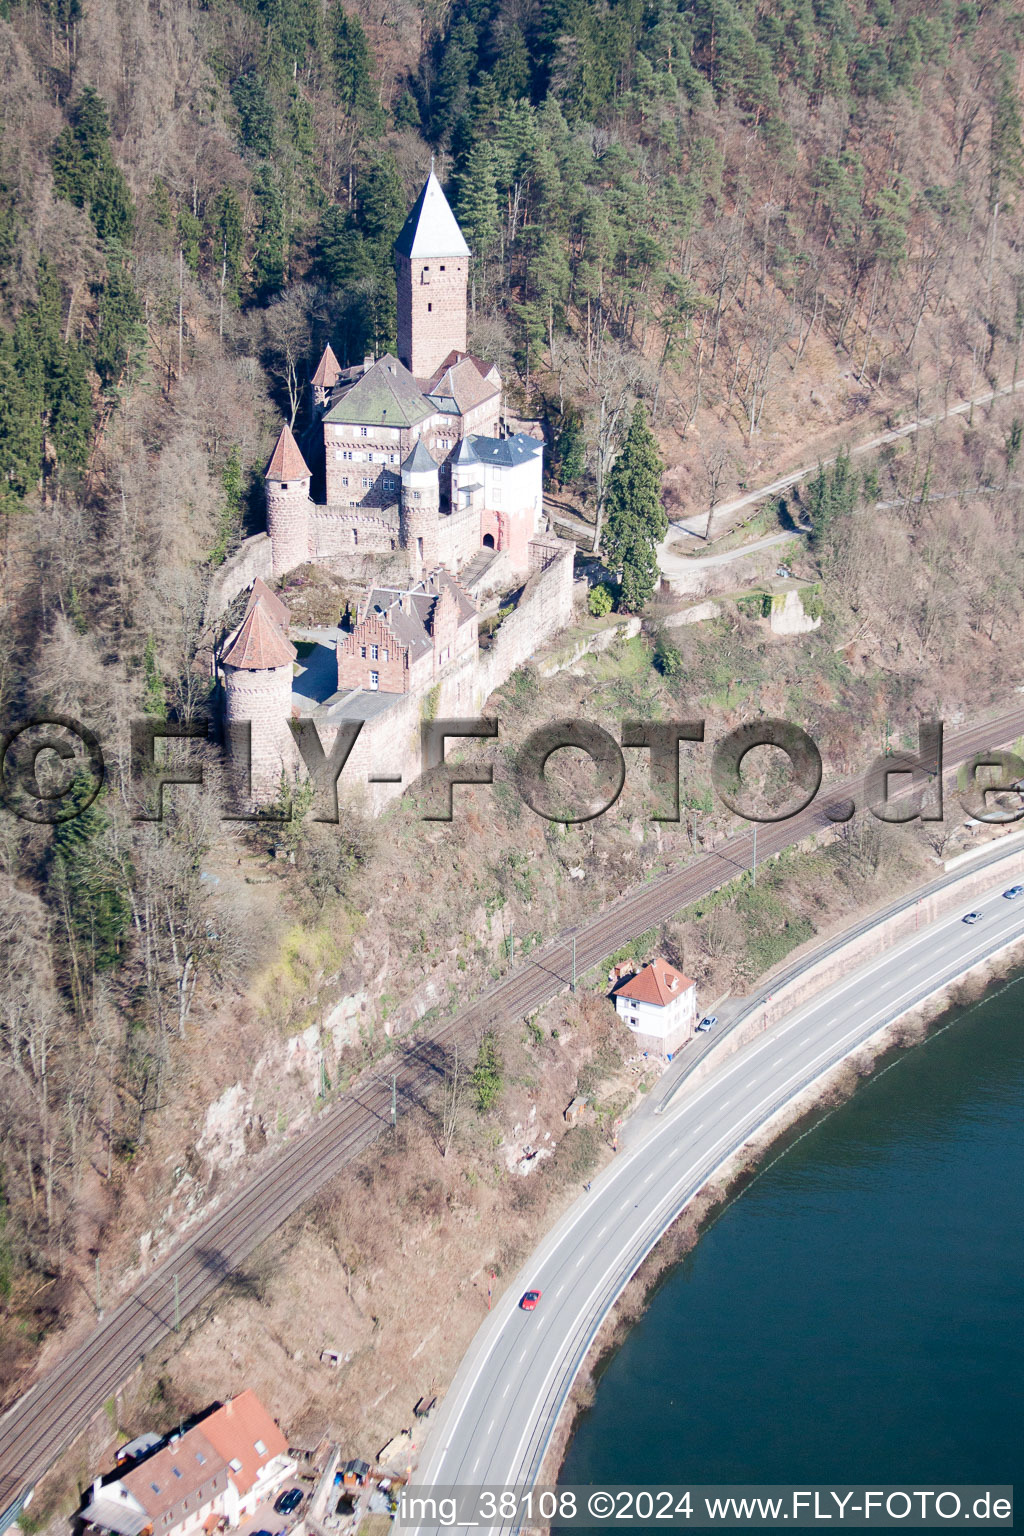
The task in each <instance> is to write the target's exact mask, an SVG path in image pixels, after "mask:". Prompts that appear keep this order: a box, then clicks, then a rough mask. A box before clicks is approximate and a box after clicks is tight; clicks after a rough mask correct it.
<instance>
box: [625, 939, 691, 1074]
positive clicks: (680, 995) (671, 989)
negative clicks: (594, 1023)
mask: <svg viewBox="0 0 1024 1536" xmlns="http://www.w3.org/2000/svg"><path fill="white" fill-rule="evenodd" d="M613 996H614V998H615V1011H616V1013H617V1014H618V1015H619V1018H620V1019H623V1020H624V1021H625V1023H626V1026H627V1028H628V1029H629V1030H630V1031H631V1032H632V1034H633V1036H634V1038H635V1040H636V1044H637V1049H638V1050H640V1051H642V1052H643V1053H644V1055H652V1056H662V1057H664V1058H665V1059H666V1060H668V1061H671V1060H672V1057H673V1056H674V1054H675V1052H676V1051H677V1050H678V1049H679V1047H680V1046H681V1045H685V1044H686V1042H687V1040H689V1039H691V1038H692V1036H693V1032H694V1029H695V1028H696V1025H697V984H696V982H694V981H691V980H690V978H689V976H684V975H683V973H682V971H677V970H676V968H675V966H672V965H669V964H668V962H667V961H665V960H662V959H660V958H659V959H656V960H652V961H651V963H650V965H645V966H644V967H643V969H642V970H639V971H637V972H636V973H635V974H634V975H632V976H630V977H629V978H628V979H627V980H625V981H623V982H620V983H619V985H618V986H617V987H616V988H615V991H614V994H613Z"/></svg>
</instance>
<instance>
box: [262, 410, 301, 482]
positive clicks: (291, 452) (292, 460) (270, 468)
mask: <svg viewBox="0 0 1024 1536" xmlns="http://www.w3.org/2000/svg"><path fill="white" fill-rule="evenodd" d="M266 478H267V479H268V480H308V479H309V466H308V465H307V464H306V461H305V459H304V458H303V457H302V454H301V453H300V452H299V445H298V443H297V442H296V441H295V439H294V437H293V436H292V429H291V427H290V426H289V425H288V423H287V422H285V424H284V426H283V427H282V428H281V436H280V437H279V438H278V440H277V446H276V448H275V449H274V451H273V453H272V454H271V455H270V463H269V464H268V465H267V473H266Z"/></svg>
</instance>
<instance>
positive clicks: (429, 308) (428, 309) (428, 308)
mask: <svg viewBox="0 0 1024 1536" xmlns="http://www.w3.org/2000/svg"><path fill="white" fill-rule="evenodd" d="M433 307H434V306H433V304H428V305H427V314H428V315H429V314H430V312H431V310H432V309H433ZM287 489H288V487H287V486H285V490H287Z"/></svg>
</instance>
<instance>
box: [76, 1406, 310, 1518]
mask: <svg viewBox="0 0 1024 1536" xmlns="http://www.w3.org/2000/svg"><path fill="white" fill-rule="evenodd" d="M158 1444H159V1449H156V1450H154V1451H153V1453H152V1454H151V1455H145V1456H143V1457H142V1458H140V1459H139V1460H138V1461H136V1462H135V1464H134V1465H133V1466H132V1467H131V1469H130V1471H127V1472H121V1473H120V1474H119V1476H117V1477H115V1478H113V1479H111V1481H110V1482H107V1483H102V1482H101V1481H100V1480H99V1479H97V1481H96V1482H95V1483H94V1485H93V1489H92V1497H91V1499H90V1502H89V1503H88V1504H87V1505H86V1507H85V1509H84V1510H83V1511H82V1520H83V1522H84V1524H85V1527H86V1530H87V1531H93V1532H96V1533H97V1536H99V1533H103V1536H200V1533H201V1532H210V1531H213V1530H216V1529H219V1528H223V1526H224V1525H225V1524H226V1525H228V1526H229V1527H231V1526H235V1525H238V1524H239V1522H240V1521H241V1520H244V1519H245V1518H246V1517H247V1516H248V1515H251V1514H252V1513H253V1512H254V1510H255V1509H256V1508H257V1506H258V1505H259V1504H261V1503H263V1502H265V1501H266V1500H269V1499H271V1498H272V1497H273V1496H274V1494H275V1493H276V1492H277V1490H278V1489H279V1488H280V1486H281V1484H282V1483H283V1482H284V1481H285V1479H286V1478H288V1477H290V1476H291V1475H292V1473H293V1472H294V1471H295V1461H294V1460H293V1458H292V1457H290V1456H289V1455H288V1442H287V1440H286V1439H285V1437H284V1435H283V1434H282V1433H281V1431H280V1429H279V1428H278V1426H277V1424H276V1423H275V1422H274V1420H273V1419H272V1418H271V1416H270V1414H269V1413H268V1412H267V1410H266V1408H264V1406H263V1404H262V1403H261V1402H260V1400H259V1398H258V1397H257V1396H256V1394H255V1393H254V1392H251V1391H245V1392H241V1393H239V1395H238V1397H235V1398H231V1399H230V1400H229V1401H228V1402H226V1403H224V1404H223V1405H222V1406H221V1407H219V1408H215V1409H214V1411H213V1412H212V1413H210V1414H207V1416H206V1418H205V1419H201V1420H200V1422H199V1423H198V1424H196V1425H194V1426H193V1428H192V1429H189V1430H187V1431H186V1432H185V1434H183V1435H172V1436H171V1437H170V1439H169V1440H167V1441H166V1442H163V1441H160V1442H158Z"/></svg>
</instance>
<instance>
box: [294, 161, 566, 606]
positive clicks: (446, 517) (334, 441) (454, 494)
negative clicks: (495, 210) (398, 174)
mask: <svg viewBox="0 0 1024 1536" xmlns="http://www.w3.org/2000/svg"><path fill="white" fill-rule="evenodd" d="M469 258H470V251H469V247H468V246H467V244H466V241H465V239H464V238H463V235H462V231H461V230H460V229H459V226H458V224H457V222H456V220H455V215H454V214H453V213H452V210H451V208H450V207H449V206H448V201H447V199H446V197H445V195H444V192H443V191H442V190H441V185H440V183H439V182H438V180H437V177H436V176H435V175H434V172H433V170H431V172H430V174H429V176H428V177H427V180H426V182H425V184H424V186H423V190H422V191H421V193H420V195H419V197H418V198H417V199H416V202H415V204H414V205H413V208H412V211H411V212H410V214H409V217H408V219H407V220H406V222H405V226H404V227H403V229H402V232H401V234H400V235H399V237H398V239H397V240H396V242H395V263H396V270H397V280H398V356H397V357H395V356H393V355H392V354H391V353H385V355H384V356H383V357H379V358H377V359H376V360H374V359H373V358H366V359H365V360H364V362H363V363H362V365H361V366H359V367H354V368H342V367H341V365H340V363H339V362H338V359H337V357H336V355H335V353H334V351H333V349H332V348H331V347H330V345H328V346H327V347H326V348H325V349H324V354H323V356H322V357H321V359H320V362H319V364H318V365H317V368H316V371H315V373H314V374H313V378H312V380H311V386H310V387H311V400H312V406H313V413H314V419H315V421H316V429H317V432H318V433H319V434H320V435H321V436H322V443H323V454H324V486H325V501H324V504H323V505H318V504H315V503H314V502H313V501H311V500H310V483H311V475H310V471H309V468H308V466H307V464H306V461H305V459H304V458H303V455H302V453H301V451H300V450H299V447H298V444H297V443H296V442H295V439H294V437H293V436H292V433H291V431H290V430H289V428H288V427H287V426H286V427H284V428H283V429H282V432H281V436H280V438H279V440H278V443H277V446H276V447H275V449H274V453H273V455H272V457H271V460H270V463H269V465H268V466H267V473H266V488H267V527H268V532H269V534H270V540H271V545H272V558H273V573H274V575H275V576H283V575H285V574H286V573H287V572H288V571H291V570H294V569H295V567H296V566H298V565H302V564H304V563H305V562H306V561H309V560H313V561H316V562H318V563H323V564H327V565H330V566H331V567H332V568H333V569H335V570H339V571H341V573H343V574H348V570H347V569H346V565H347V566H348V567H351V564H352V561H353V559H356V560H358V559H360V558H361V557H362V556H363V555H366V554H389V553H391V552H392V551H397V550H404V551H406V552H407V554H408V557H409V567H410V576H411V578H412V580H413V581H414V582H415V581H419V580H421V579H422V578H423V577H424V576H425V575H428V574H429V573H430V571H432V570H433V569H434V567H435V566H436V565H438V564H444V565H446V566H448V568H449V569H450V570H452V571H453V572H455V573H461V572H463V571H464V570H465V569H466V567H468V566H469V565H470V564H471V563H473V562H474V561H475V562H476V566H475V571H476V574H477V575H478V576H479V575H480V574H482V571H483V569H484V568H485V567H486V569H487V572H488V576H489V579H490V581H491V584H492V585H495V584H497V582H498V581H499V580H501V579H504V578H506V577H512V576H515V575H520V574H525V573H526V572H527V571H528V570H529V544H530V540H531V538H533V537H534V536H535V535H536V534H538V533H540V532H541V531H542V528H543V505H542V490H541V480H542V473H543V443H542V442H540V441H539V440H538V439H536V438H533V437H528V436H526V435H525V434H523V433H517V434H514V435H509V434H507V433H506V431H505V426H504V418H503V413H502V384H501V375H500V373H499V372H498V369H497V368H496V367H495V366H494V364H493V363H488V362H486V361H485V360H484V359H483V358H479V357H474V356H472V355H471V354H470V353H469V352H467V350H466V292H467V283H468V275H469ZM495 442H498V443H506V444H512V445H514V446H513V447H512V448H510V449H508V450H506V451H505V452H504V453H503V454H502V455H499V456H498V457H496V456H495V454H494V451H493V448H492V447H491V446H490V445H491V444H493V443H495ZM467 444H468V445H469V451H468V452H467V453H464V455H463V459H464V463H465V465H467V466H468V465H470V464H473V465H486V464H489V465H492V466H493V472H492V473H487V474H484V473H481V472H478V471H476V470H474V472H473V473H472V474H465V473H464V474H463V475H462V478H461V480H460V482H459V484H458V486H456V485H455V484H454V483H453V473H454V470H453V466H454V461H455V459H456V456H457V454H458V452H459V450H460V449H466V445H467ZM317 446H318V450H319V445H317ZM310 452H311V453H312V449H311V450H310ZM512 471H514V473H513V472H512ZM484 550H486V551H487V552H488V557H487V559H486V561H479V560H477V559H476V557H477V556H479V555H480V553H481V551H484Z"/></svg>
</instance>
